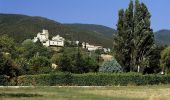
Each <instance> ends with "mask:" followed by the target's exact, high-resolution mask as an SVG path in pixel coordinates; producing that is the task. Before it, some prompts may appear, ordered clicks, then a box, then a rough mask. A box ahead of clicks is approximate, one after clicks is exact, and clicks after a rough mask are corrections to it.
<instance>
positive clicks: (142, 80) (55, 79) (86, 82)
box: [18, 73, 170, 86]
mask: <svg viewBox="0 0 170 100" xmlns="http://www.w3.org/2000/svg"><path fill="white" fill-rule="evenodd" d="M169 83H170V75H153V74H152V75H142V74H136V73H126V74H124V73H119V74H118V73H117V74H116V73H113V74H107V73H88V74H71V73H57V74H43V75H27V76H20V77H19V78H18V85H20V86H30V85H34V86H66V85H69V86H115V85H116V86H117V85H121V86H126V85H155V84H169Z"/></svg>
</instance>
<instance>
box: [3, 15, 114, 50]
mask: <svg viewBox="0 0 170 100" xmlns="http://www.w3.org/2000/svg"><path fill="white" fill-rule="evenodd" d="M42 29H47V30H49V32H50V37H52V36H54V35H57V34H59V35H61V36H63V37H64V38H66V39H69V40H80V41H81V42H83V41H85V42H89V43H90V44H95V45H102V46H104V47H112V38H111V36H112V34H114V32H115V31H114V29H111V28H108V27H105V26H101V25H89V24H84V25H83V24H81V25H80V24H79V25H78V24H69V25H68V24H61V23H59V22H56V21H54V20H50V19H47V18H43V17H32V16H26V15H18V14H0V34H8V35H9V36H12V37H13V38H14V39H15V40H16V41H17V42H22V41H23V40H25V39H27V38H33V37H34V36H36V34H37V33H38V32H41V30H42Z"/></svg>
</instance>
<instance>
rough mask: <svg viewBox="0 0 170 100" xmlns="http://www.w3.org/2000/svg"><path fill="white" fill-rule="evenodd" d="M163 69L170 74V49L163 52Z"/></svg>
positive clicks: (161, 61)
mask: <svg viewBox="0 0 170 100" xmlns="http://www.w3.org/2000/svg"><path fill="white" fill-rule="evenodd" d="M160 63H161V67H162V69H163V71H164V72H165V73H170V47H167V48H165V49H164V50H163V51H162V52H161V59H160Z"/></svg>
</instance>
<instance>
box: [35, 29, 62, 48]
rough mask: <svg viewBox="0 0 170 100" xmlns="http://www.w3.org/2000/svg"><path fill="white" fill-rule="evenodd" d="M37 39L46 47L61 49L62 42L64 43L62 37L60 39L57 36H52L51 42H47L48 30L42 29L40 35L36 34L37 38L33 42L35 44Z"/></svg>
mask: <svg viewBox="0 0 170 100" xmlns="http://www.w3.org/2000/svg"><path fill="white" fill-rule="evenodd" d="M38 39H39V40H40V42H42V44H43V45H44V46H46V47H49V46H61V47H63V46H64V41H65V39H64V38H63V37H60V36H59V35H57V36H54V37H53V38H52V40H49V32H48V30H44V29H43V31H42V33H38V34H37V37H34V39H33V42H37V41H38Z"/></svg>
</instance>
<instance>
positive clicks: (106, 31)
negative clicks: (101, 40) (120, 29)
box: [65, 23, 116, 38]
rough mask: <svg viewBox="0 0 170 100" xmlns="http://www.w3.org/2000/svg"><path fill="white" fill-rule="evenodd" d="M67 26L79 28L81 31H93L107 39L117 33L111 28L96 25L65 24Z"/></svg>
mask: <svg viewBox="0 0 170 100" xmlns="http://www.w3.org/2000/svg"><path fill="white" fill-rule="evenodd" d="M65 25H67V26H71V27H73V28H77V29H80V30H88V31H93V32H95V33H96V34H98V35H104V36H106V37H109V38H112V37H111V36H113V33H115V32H116V30H114V29H112V28H110V27H106V26H103V25H96V24H79V23H76V24H65Z"/></svg>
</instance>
